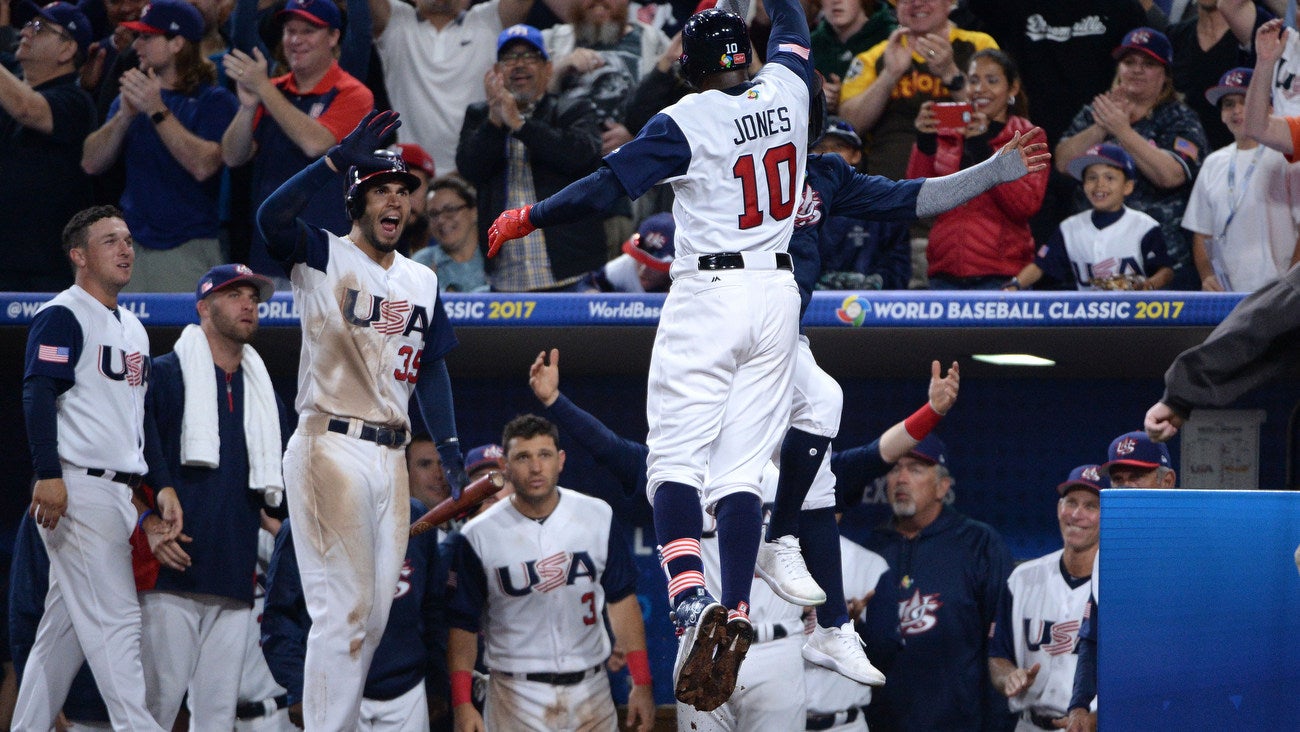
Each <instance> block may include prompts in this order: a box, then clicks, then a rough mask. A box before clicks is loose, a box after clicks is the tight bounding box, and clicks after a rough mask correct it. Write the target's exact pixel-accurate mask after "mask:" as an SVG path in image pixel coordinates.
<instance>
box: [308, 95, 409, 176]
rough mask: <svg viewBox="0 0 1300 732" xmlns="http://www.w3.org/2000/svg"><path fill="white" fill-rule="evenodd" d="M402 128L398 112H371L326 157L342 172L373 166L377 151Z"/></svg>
mask: <svg viewBox="0 0 1300 732" xmlns="http://www.w3.org/2000/svg"><path fill="white" fill-rule="evenodd" d="M401 126H402V121H401V120H400V119H398V117H397V112H394V111H392V110H388V111H384V112H380V111H377V110H371V111H370V114H367V115H366V116H365V117H363V118H362V119H361V122H359V123H357V126H356V128H355V129H353V130H352V131H351V132H349V133H348V136H347V137H344V138H343V139H342V140H341V141H339V144H337V145H335V146H334V147H332V148H330V151H329V152H327V153H325V156H326V157H327V158H329V159H330V161H331V162H333V163H334V167H335V168H337V169H338V170H339V171H340V172H342V171H343V170H345V169H346V168H347V166H349V165H372V164H373V163H374V161H375V151H376V150H378V149H379V148H380V147H382V146H383V140H384V138H386V137H388V136H389V135H390V134H392V133H393V132H395V131H396V130H397V128H398V127H401Z"/></svg>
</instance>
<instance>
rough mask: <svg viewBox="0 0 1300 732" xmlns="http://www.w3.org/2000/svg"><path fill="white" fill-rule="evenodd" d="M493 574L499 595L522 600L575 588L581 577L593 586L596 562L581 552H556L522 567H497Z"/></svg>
mask: <svg viewBox="0 0 1300 732" xmlns="http://www.w3.org/2000/svg"><path fill="white" fill-rule="evenodd" d="M494 574H496V578H497V584H498V585H499V586H500V587H501V591H502V592H504V593H505V594H507V595H510V596H511V597H523V596H525V595H528V594H530V593H532V592H550V591H551V590H554V589H557V588H559V587H565V586H569V585H574V584H577V583H578V581H579V580H581V579H584V578H585V579H586V580H587V581H588V582H591V583H594V582H596V563H595V562H594V561H592V559H591V555H590V554H588V553H587V552H584V551H577V552H556V553H555V554H552V555H550V556H549V557H545V558H543V559H530V560H528V561H526V562H523V563H521V564H515V565H509V566H504V567H497V568H496V570H495V572H494ZM516 575H518V582H516Z"/></svg>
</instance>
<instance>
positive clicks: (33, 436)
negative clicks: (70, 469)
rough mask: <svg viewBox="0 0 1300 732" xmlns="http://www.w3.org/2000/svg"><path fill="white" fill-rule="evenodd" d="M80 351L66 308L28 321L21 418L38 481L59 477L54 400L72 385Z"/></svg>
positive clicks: (46, 311) (79, 338)
mask: <svg viewBox="0 0 1300 732" xmlns="http://www.w3.org/2000/svg"><path fill="white" fill-rule="evenodd" d="M83 348H84V339H83V334H82V332H81V324H80V323H78V322H77V317H76V316H75V315H73V314H72V311H71V310H69V309H68V308H66V307H62V306H54V307H48V308H45V309H44V310H42V311H41V312H39V313H37V314H36V318H35V319H34V320H32V325H31V330H29V331H28V333H27V353H26V357H25V368H24V373H25V377H24V379H23V416H24V417H25V418H26V420H27V445H28V448H29V449H30V450H31V455H32V468H33V469H34V470H35V472H36V478H37V479H38V480H44V479H47V478H58V477H60V476H62V475H63V468H62V466H61V465H60V463H59V422H58V407H57V403H56V400H57V399H58V396H59V395H60V394H62V393H63V392H65V391H67V390H68V389H71V388H72V386H73V384H74V383H76V367H77V361H78V359H80V358H81V352H82V350H83Z"/></svg>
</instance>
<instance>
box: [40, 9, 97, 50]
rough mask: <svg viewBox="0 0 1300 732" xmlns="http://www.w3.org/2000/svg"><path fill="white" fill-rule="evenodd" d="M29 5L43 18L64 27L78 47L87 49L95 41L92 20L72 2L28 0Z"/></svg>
mask: <svg viewBox="0 0 1300 732" xmlns="http://www.w3.org/2000/svg"><path fill="white" fill-rule="evenodd" d="M27 5H28V6H30V7H31V9H32V11H33V12H35V13H36V14H37V15H39V16H41V18H43V19H45V20H48V21H50V22H51V23H54V24H55V25H59V26H62V27H63V30H65V31H67V32H68V35H69V36H70V37H71V38H72V40H73V41H76V43H77V48H79V49H81V50H82V51H85V50H86V49H87V48H88V47H89V46H90V44H91V43H93V42H94V40H95V39H94V37H93V31H91V29H90V21H89V20H87V19H86V14H85V13H83V12H81V9H80V8H78V7H77V6H76V5H73V4H72V3H65V2H54V3H49V4H48V5H44V6H42V5H37V4H36V3H34V2H32V1H31V0H27Z"/></svg>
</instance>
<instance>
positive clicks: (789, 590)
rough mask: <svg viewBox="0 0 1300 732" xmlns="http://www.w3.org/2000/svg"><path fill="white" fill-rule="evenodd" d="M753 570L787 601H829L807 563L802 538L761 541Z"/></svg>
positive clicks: (813, 603) (812, 604)
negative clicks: (801, 550)
mask: <svg viewBox="0 0 1300 732" xmlns="http://www.w3.org/2000/svg"><path fill="white" fill-rule="evenodd" d="M754 571H756V572H757V573H758V576H759V577H762V578H763V580H764V581H765V582H767V584H768V586H769V587H771V588H772V591H773V592H775V593H776V594H777V596H778V597H780V598H781V599H783V600H785V601H786V602H791V603H794V604H795V605H801V606H803V607H815V606H817V605H820V604H822V603H824V602H826V593H825V592H823V591H822V588H821V586H819V585H818V584H817V581H816V580H814V579H813V578H812V575H811V574H808V566H807V565H806V564H804V561H803V554H802V553H801V552H800V551H799V540H798V539H796V538H794V537H793V536H790V535H786V536H782V537H780V538H778V539H776V540H774V541H764V542H759V545H758V561H756V562H754Z"/></svg>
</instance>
